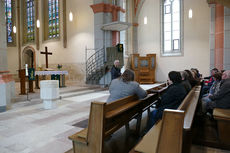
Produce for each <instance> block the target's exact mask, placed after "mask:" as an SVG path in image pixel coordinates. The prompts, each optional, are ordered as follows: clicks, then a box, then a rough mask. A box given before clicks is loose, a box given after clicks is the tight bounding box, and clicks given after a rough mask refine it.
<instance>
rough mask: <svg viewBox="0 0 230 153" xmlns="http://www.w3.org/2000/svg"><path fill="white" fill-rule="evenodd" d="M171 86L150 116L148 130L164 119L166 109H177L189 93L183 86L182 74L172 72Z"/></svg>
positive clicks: (170, 75) (170, 76)
mask: <svg viewBox="0 0 230 153" xmlns="http://www.w3.org/2000/svg"><path fill="white" fill-rule="evenodd" d="M168 77H169V82H170V85H169V87H168V89H167V90H166V91H165V93H164V94H163V95H162V96H161V101H160V104H159V106H158V108H157V109H155V110H154V111H153V112H151V114H150V119H149V123H148V127H147V128H148V130H149V129H150V128H151V127H152V126H153V125H154V124H155V123H156V122H157V121H158V120H159V119H161V118H162V115H163V111H164V109H177V108H178V107H179V105H180V104H181V102H182V101H183V99H184V98H185V96H186V94H187V92H186V90H185V88H184V86H183V85H182V84H181V81H182V80H181V75H180V72H176V71H171V72H169V74H168Z"/></svg>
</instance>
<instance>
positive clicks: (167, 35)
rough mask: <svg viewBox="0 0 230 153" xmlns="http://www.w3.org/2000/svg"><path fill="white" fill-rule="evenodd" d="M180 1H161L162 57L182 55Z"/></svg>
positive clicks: (181, 6)
mask: <svg viewBox="0 0 230 153" xmlns="http://www.w3.org/2000/svg"><path fill="white" fill-rule="evenodd" d="M182 8H183V5H182V0H162V11H161V14H162V18H161V19H162V22H161V27H162V30H161V32H162V46H161V47H162V51H161V53H162V55H163V56H174V55H176V56H177V55H182V47H183V40H182V35H183V30H182V28H183V25H182V24H183V22H182V19H183V17H182V13H181V12H182Z"/></svg>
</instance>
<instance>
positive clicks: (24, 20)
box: [22, 0, 37, 45]
mask: <svg viewBox="0 0 230 153" xmlns="http://www.w3.org/2000/svg"><path fill="white" fill-rule="evenodd" d="M33 3H34V6H33V20H34V22H33V26H34V28H33V33H34V39H33V40H31V41H28V38H27V34H28V33H27V30H28V24H27V23H28V22H27V0H23V4H22V8H23V45H28V44H34V43H35V40H36V28H37V27H36V19H35V14H36V10H35V8H36V3H35V0H33Z"/></svg>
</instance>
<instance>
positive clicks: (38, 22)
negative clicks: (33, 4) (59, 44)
mask: <svg viewBox="0 0 230 153" xmlns="http://www.w3.org/2000/svg"><path fill="white" fill-rule="evenodd" d="M37 28H40V21H39V20H37Z"/></svg>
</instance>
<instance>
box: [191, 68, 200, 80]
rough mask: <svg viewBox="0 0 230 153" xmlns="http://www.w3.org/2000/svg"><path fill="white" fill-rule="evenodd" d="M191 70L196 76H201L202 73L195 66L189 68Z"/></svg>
mask: <svg viewBox="0 0 230 153" xmlns="http://www.w3.org/2000/svg"><path fill="white" fill-rule="evenodd" d="M191 71H193V72H195V74H196V77H197V78H199V79H200V78H201V77H202V74H200V72H199V70H198V69H196V68H191Z"/></svg>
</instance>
